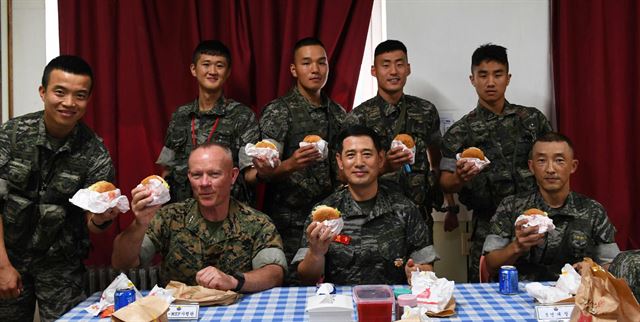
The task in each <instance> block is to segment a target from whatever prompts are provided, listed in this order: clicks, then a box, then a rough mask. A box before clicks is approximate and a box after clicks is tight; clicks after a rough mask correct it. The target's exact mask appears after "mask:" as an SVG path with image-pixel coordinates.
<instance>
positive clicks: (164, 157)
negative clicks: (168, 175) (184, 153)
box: [156, 146, 176, 166]
mask: <svg viewBox="0 0 640 322" xmlns="http://www.w3.org/2000/svg"><path fill="white" fill-rule="evenodd" d="M175 158H176V153H175V152H173V150H171V149H169V148H167V147H166V146H163V147H162V151H160V155H159V156H158V160H156V164H159V165H163V166H172V165H173V163H174V160H175Z"/></svg>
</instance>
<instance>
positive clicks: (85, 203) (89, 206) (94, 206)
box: [69, 189, 129, 214]
mask: <svg viewBox="0 0 640 322" xmlns="http://www.w3.org/2000/svg"><path fill="white" fill-rule="evenodd" d="M69 201H70V202H71V203H72V204H74V205H76V206H78V207H80V208H82V209H84V210H87V211H91V212H92V213H94V214H101V213H103V212H105V211H107V210H108V209H110V208H113V207H116V208H117V209H118V210H120V212H127V211H129V199H127V196H123V195H121V194H120V189H116V190H114V191H107V192H97V191H93V190H89V189H80V190H78V191H77V192H76V193H75V194H74V195H73V197H71V199H69Z"/></svg>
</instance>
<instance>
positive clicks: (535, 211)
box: [524, 208, 547, 216]
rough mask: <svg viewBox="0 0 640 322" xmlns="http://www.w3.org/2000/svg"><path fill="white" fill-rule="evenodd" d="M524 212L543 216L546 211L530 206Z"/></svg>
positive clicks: (529, 214)
mask: <svg viewBox="0 0 640 322" xmlns="http://www.w3.org/2000/svg"><path fill="white" fill-rule="evenodd" d="M524 214H525V215H527V216H533V215H543V216H546V215H547V213H546V212H544V211H542V210H540V209H538V208H531V209H528V210H527V211H525V212H524Z"/></svg>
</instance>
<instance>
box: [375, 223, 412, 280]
mask: <svg viewBox="0 0 640 322" xmlns="http://www.w3.org/2000/svg"><path fill="white" fill-rule="evenodd" d="M404 238H405V236H404V234H403V232H402V231H400V230H397V229H393V230H391V231H388V232H387V233H384V234H382V235H381V236H379V237H378V238H377V240H378V251H379V252H380V255H381V257H382V266H383V268H384V272H385V275H386V276H387V278H388V279H387V282H388V283H392V282H393V283H406V274H405V273H404V265H405V264H406V262H407V260H408V259H409V258H408V257H407V254H405V250H406V245H405V241H404Z"/></svg>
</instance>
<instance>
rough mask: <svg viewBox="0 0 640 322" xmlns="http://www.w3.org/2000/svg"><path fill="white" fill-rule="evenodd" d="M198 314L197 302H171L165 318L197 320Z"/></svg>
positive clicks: (198, 306)
mask: <svg viewBox="0 0 640 322" xmlns="http://www.w3.org/2000/svg"><path fill="white" fill-rule="evenodd" d="M199 314H200V305H198V304H171V305H169V312H168V313H167V318H169V319H172V320H197V319H198V317H199Z"/></svg>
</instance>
